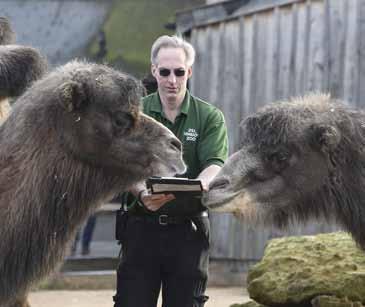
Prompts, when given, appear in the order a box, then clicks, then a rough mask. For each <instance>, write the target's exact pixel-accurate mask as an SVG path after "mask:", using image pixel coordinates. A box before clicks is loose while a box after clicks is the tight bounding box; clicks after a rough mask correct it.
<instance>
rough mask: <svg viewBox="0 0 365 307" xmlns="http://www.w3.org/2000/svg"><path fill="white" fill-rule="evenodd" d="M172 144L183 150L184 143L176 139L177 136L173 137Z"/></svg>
mask: <svg viewBox="0 0 365 307" xmlns="http://www.w3.org/2000/svg"><path fill="white" fill-rule="evenodd" d="M171 145H172V147H174V148H176V149H177V150H178V151H182V144H181V142H180V141H179V140H178V139H176V138H173V139H171Z"/></svg>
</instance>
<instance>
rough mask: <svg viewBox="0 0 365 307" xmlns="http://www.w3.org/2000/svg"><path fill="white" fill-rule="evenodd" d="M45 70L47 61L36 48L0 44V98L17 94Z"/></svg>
mask: <svg viewBox="0 0 365 307" xmlns="http://www.w3.org/2000/svg"><path fill="white" fill-rule="evenodd" d="M46 70H47V62H46V60H45V58H44V57H43V56H42V55H41V54H40V53H39V51H37V50H36V49H34V48H31V47H24V46H18V45H7V46H0V98H1V97H2V98H4V97H14V96H19V95H20V94H21V93H23V92H24V90H25V89H26V88H27V87H28V86H29V85H30V84H31V83H32V82H34V81H35V80H37V79H39V78H40V77H41V76H42V75H44V73H45V72H46Z"/></svg>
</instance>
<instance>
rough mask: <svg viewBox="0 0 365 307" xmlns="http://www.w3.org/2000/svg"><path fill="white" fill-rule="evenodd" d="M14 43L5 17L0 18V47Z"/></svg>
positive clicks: (13, 34) (13, 36)
mask: <svg viewBox="0 0 365 307" xmlns="http://www.w3.org/2000/svg"><path fill="white" fill-rule="evenodd" d="M14 42H15V33H14V31H13V29H12V28H11V25H10V22H9V20H8V19H7V18H6V17H1V16H0V45H9V44H13V43H14Z"/></svg>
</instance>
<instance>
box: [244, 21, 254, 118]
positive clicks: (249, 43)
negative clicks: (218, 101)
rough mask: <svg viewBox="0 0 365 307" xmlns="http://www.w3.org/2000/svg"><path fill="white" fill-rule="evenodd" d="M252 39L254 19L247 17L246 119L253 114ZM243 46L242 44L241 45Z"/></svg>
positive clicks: (245, 40) (245, 56) (245, 63)
mask: <svg viewBox="0 0 365 307" xmlns="http://www.w3.org/2000/svg"><path fill="white" fill-rule="evenodd" d="M252 37H253V17H252V16H247V17H245V26H244V33H243V41H244V45H243V47H242V48H243V50H244V59H243V66H244V72H243V79H244V83H243V99H242V100H243V108H242V110H243V116H244V117H246V116H247V115H248V114H250V112H251V108H252V107H251V91H250V89H251V71H252V70H253V69H254V67H253V66H252V57H253V55H252ZM241 44H242V43H241Z"/></svg>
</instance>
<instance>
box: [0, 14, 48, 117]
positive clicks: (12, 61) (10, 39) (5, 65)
mask: <svg viewBox="0 0 365 307" xmlns="http://www.w3.org/2000/svg"><path fill="white" fill-rule="evenodd" d="M14 41H15V34H14V32H13V30H12V28H11V26H10V23H9V20H8V19H6V18H5V17H0V124H1V122H2V121H3V119H4V118H5V117H7V115H8V114H9V112H10V104H9V99H8V98H10V97H15V96H19V95H20V94H22V93H23V92H24V91H25V89H26V88H27V87H29V86H30V84H31V83H32V82H34V81H35V80H37V79H39V78H40V77H41V76H43V75H44V73H45V72H46V70H47V62H46V60H45V58H44V57H43V56H42V55H41V54H40V53H39V51H38V50H36V49H34V48H31V47H25V46H19V45H13V44H14Z"/></svg>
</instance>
